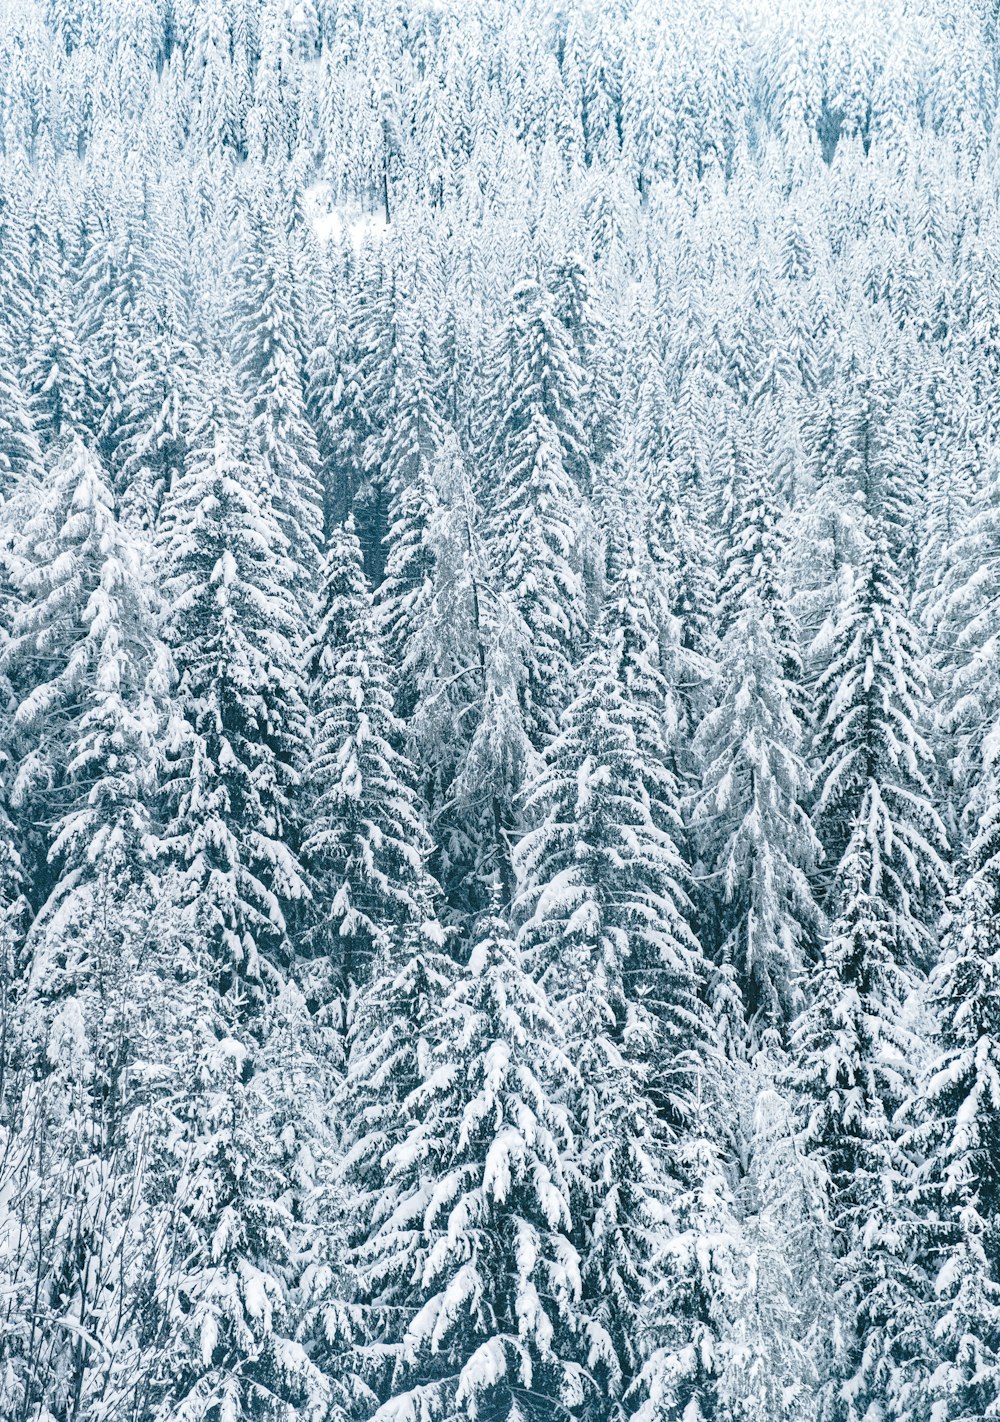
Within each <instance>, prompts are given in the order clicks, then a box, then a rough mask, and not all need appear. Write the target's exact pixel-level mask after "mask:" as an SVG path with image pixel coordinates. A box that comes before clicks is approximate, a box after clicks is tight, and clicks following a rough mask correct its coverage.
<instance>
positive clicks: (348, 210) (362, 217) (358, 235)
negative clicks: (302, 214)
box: [305, 183, 386, 252]
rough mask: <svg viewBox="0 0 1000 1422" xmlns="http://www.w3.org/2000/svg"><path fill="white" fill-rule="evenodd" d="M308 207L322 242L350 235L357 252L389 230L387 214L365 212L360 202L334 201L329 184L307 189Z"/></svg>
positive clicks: (335, 240)
mask: <svg viewBox="0 0 1000 1422" xmlns="http://www.w3.org/2000/svg"><path fill="white" fill-rule="evenodd" d="M305 210H306V214H307V216H308V218H309V224H310V226H311V227H312V230H313V231H314V232H315V234H316V236H317V237H318V238H319V239H320V241H322V242H330V241H333V242H341V241H343V240H344V237H345V236H346V238H347V240H348V241H349V242H350V243H351V246H352V247H353V248H354V250H355V251H356V252H359V251H360V250H361V248H362V247H363V246H364V245H365V243H366V242H379V241H381V239H382V237H383V235H384V233H385V229H386V221H385V214H384V213H382V212H365V210H364V209H363V208H362V206H361V204H360V203H359V202H333V201H332V193H331V191H330V185H329V183H316V184H314V186H313V187H311V188H309V189H307V191H306V194H305Z"/></svg>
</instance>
